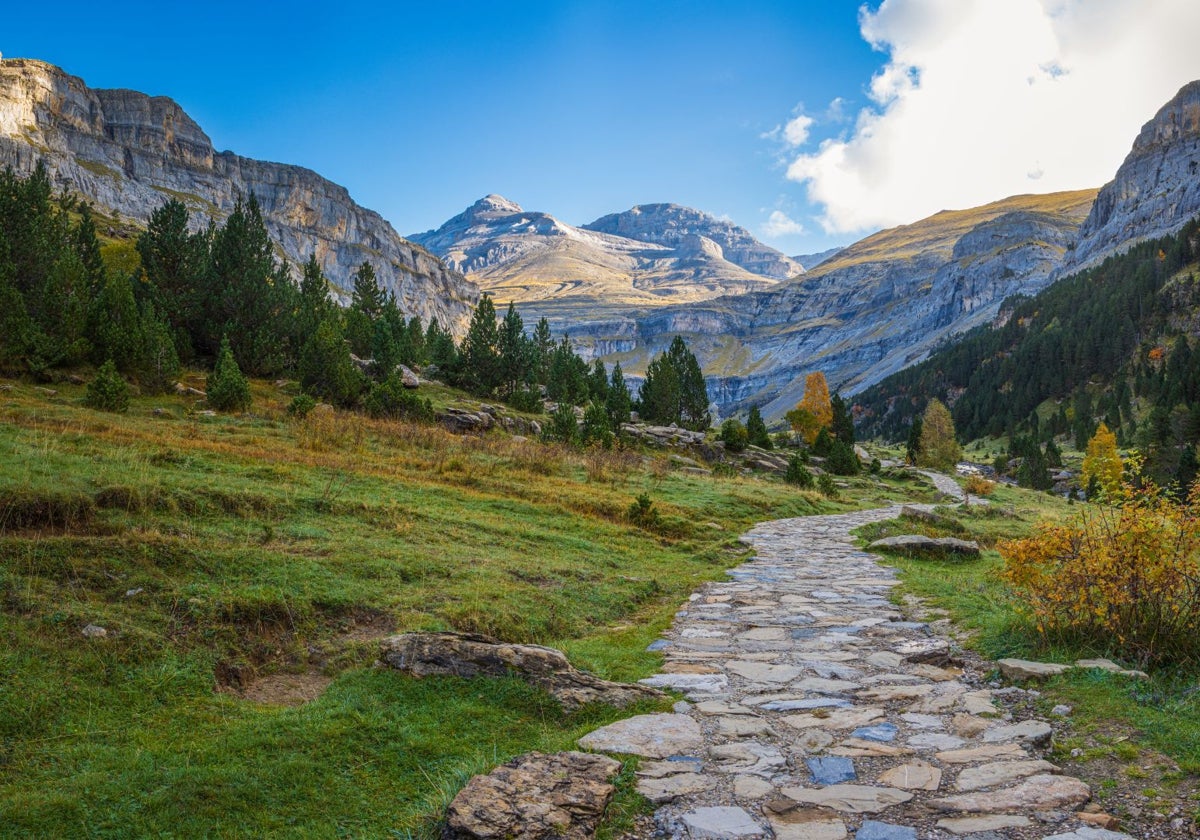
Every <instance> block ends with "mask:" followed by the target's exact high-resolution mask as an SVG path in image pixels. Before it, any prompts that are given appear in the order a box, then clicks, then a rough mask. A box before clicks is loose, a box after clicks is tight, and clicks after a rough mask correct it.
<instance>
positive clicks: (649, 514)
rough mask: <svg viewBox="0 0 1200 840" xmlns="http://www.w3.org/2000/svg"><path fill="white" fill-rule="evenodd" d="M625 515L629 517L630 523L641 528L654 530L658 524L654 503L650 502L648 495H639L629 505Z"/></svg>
mask: <svg viewBox="0 0 1200 840" xmlns="http://www.w3.org/2000/svg"><path fill="white" fill-rule="evenodd" d="M625 515H626V516H627V517H629V521H630V522H632V523H633V524H634V525H637V526H639V527H642V528H654V527H656V526H657V525H658V524H659V519H658V511H657V510H655V509H654V502H652V501H651V500H650V494H649V493H639V494H638V496H637V498H635V499H634V500H633V501H632V502H630V503H629V509H628V510H627V511H626V512H625Z"/></svg>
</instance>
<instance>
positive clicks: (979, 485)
mask: <svg viewBox="0 0 1200 840" xmlns="http://www.w3.org/2000/svg"><path fill="white" fill-rule="evenodd" d="M995 489H996V482H994V481H988V480H987V479H986V478H984V477H983V476H981V475H969V476H967V480H966V481H964V482H963V492H965V493H966V494H967V495H968V496H990V495H992V491H993V490H995Z"/></svg>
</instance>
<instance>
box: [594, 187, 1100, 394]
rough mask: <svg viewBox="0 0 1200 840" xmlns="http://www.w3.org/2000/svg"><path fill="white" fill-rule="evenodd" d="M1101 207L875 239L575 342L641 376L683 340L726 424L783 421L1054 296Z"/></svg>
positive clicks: (954, 222) (1010, 202) (1027, 212)
mask: <svg viewBox="0 0 1200 840" xmlns="http://www.w3.org/2000/svg"><path fill="white" fill-rule="evenodd" d="M1094 197H1095V191H1094V190H1086V191H1082V192H1074V193H1057V194H1054V195H1047V196H1016V197H1014V198H1010V199H1006V200H1004V201H1000V202H996V203H994V204H990V205H986V206H985V207H980V208H976V209H973V210H964V211H949V212H942V213H938V214H937V215H935V216H932V217H930V218H929V219H925V220H923V221H920V222H916V223H914V224H911V225H905V226H903V227H899V228H893V229H891V230H886V231H881V232H880V233H877V234H875V235H873V236H870V237H867V238H866V239H864V240H862V241H861V242H858V243H856V244H854V245H851V246H850V247H849V248H846V249H844V250H843V251H841V252H840V253H838V254H837V255H835V256H834V257H832V258H831V259H829V260H828V261H827V262H825V263H823V264H821V265H819V266H818V267H817V268H815V269H814V270H813V271H811V272H810V273H808V274H806V275H804V276H803V277H802V278H800V279H799V280H796V281H793V282H790V283H786V284H783V285H780V286H778V287H777V288H775V289H771V290H768V291H765V292H758V293H753V294H748V295H741V296H737V297H724V298H720V299H717V300H712V301H708V302H704V303H700V304H696V305H692V306H688V307H681V306H670V307H663V308H660V309H658V310H656V311H654V312H650V313H647V314H645V315H643V316H641V317H637V318H633V319H621V320H614V321H611V322H604V321H603V320H601V319H596V320H593V321H591V322H590V323H582V324H580V323H576V324H573V325H572V326H571V336H572V338H573V339H574V340H576V341H578V342H580V343H581V344H582V345H583V347H584V348H585V349H590V350H591V352H592V353H593V354H596V355H599V354H602V353H603V351H608V352H609V353H614V354H615V355H612V356H611V358H613V359H614V360H620V361H621V365H622V368H623V369H625V370H628V371H630V372H631V373H633V374H637V373H640V372H641V371H642V370H644V367H645V364H646V363H647V362H648V361H649V359H650V358H651V357H652V356H653V355H655V354H657V353H660V352H662V351H663V350H664V349H665V348H666V346H667V344H668V343H669V342H670V340H671V338H672V337H673V336H674V335H676V334H681V335H684V336H685V337H686V338H687V340H688V343H689V345H690V346H691V347H692V349H693V350H694V351H695V352H696V354H697V357H698V358H699V359H700V362H701V365H702V367H703V368H704V371H705V374H706V376H707V379H708V385H709V393H710V395H711V396H712V397H713V399H714V401H715V402H716V404H717V406H718V409H719V410H720V411H721V412H722V414H724V415H728V414H729V413H732V412H734V411H737V410H741V409H744V408H746V407H747V406H748V405H749V404H751V403H758V404H760V405H761V406H762V407H763V411H764V413H765V414H766V415H767V416H771V417H779V416H781V415H782V414H783V413H784V412H786V411H787V410H788V409H790V408H791V407H792V406H793V405H795V403H796V402H797V401H798V400H799V398H800V396H801V394H802V391H803V383H804V376H805V374H807V373H810V372H812V371H816V370H820V371H822V372H824V373H825V375H826V377H827V378H828V380H829V384H830V386H831V387H832V388H836V389H840V390H841V391H842V392H843V393H847V394H850V393H854V392H855V391H857V390H860V389H861V388H864V387H866V386H867V385H870V384H872V383H874V382H877V381H878V380H879V379H882V378H883V377H884V376H886V375H888V374H889V373H892V372H894V371H896V370H899V369H900V368H903V367H906V366H907V365H910V364H913V363H914V362H917V361H920V360H921V359H923V358H924V357H925V356H926V355H928V353H929V351H930V350H931V349H932V348H933V347H934V346H936V345H937V343H938V342H940V341H942V340H944V339H946V338H948V337H949V336H951V335H954V334H956V333H959V332H962V331H964V330H967V329H970V328H971V327H974V326H976V325H978V324H981V323H984V322H986V321H988V320H990V319H991V318H993V317H994V316H995V314H996V313H997V311H998V309H999V306H1000V303H1001V302H1002V301H1003V300H1004V299H1005V298H1007V297H1009V296H1010V295H1013V294H1018V293H1022V294H1030V293H1033V292H1035V291H1037V290H1039V289H1041V288H1042V287H1044V286H1045V284H1046V283H1048V282H1049V279H1050V276H1051V273H1052V272H1053V270H1054V269H1055V268H1056V267H1057V266H1058V264H1059V263H1060V261H1061V260H1062V257H1063V254H1064V253H1066V251H1067V248H1068V246H1069V245H1070V244H1071V243H1072V242H1073V241H1074V239H1075V235H1076V232H1077V230H1078V228H1079V226H1080V224H1081V223H1082V221H1083V219H1084V217H1085V216H1086V215H1087V212H1088V210H1089V208H1090V206H1091V202H1092V199H1093V198H1094ZM630 321H632V323H630Z"/></svg>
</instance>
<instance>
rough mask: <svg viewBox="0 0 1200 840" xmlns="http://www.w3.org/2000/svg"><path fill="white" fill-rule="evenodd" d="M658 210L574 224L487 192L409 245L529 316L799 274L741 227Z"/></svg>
mask: <svg viewBox="0 0 1200 840" xmlns="http://www.w3.org/2000/svg"><path fill="white" fill-rule="evenodd" d="M652 207H654V208H667V209H664V210H662V211H661V212H657V211H656V212H654V213H651V214H646V213H642V212H640V210H641V208H634V210H631V211H629V213H622V214H617V215H616V216H606V217H605V218H604V219H601V220H599V221H597V222H594V223H592V224H591V225H587V226H585V227H575V226H573V225H569V224H567V223H566V222H563V221H561V220H559V219H556V218H555V217H554V216H551V215H550V214H548V213H540V212H535V211H530V210H525V209H524V208H522V207H521V206H520V205H519V204H517V203H516V202H513V201H510V200H508V199H506V198H504V197H503V196H498V195H489V196H485V197H484V198H481V199H480V200H479V201H477V202H475V204H473V205H471V206H470V207H468V208H467V209H466V210H464V211H463V212H462V213H459V214H458V215H457V216H455V217H454V218H452V219H450V220H449V221H448V222H446V223H445V224H444V225H442V226H441V227H440V228H438V229H437V230H431V231H426V232H425V233H418V234H413V235H412V236H411V239H413V241H415V242H418V243H420V244H421V245H423V246H424V247H426V248H428V249H429V250H430V251H432V252H433V253H435V254H437V255H438V256H439V257H441V258H442V259H443V260H445V261H446V264H447V265H449V266H450V267H452V268H454V269H456V270H458V271H462V272H464V273H466V274H468V275H469V276H470V277H471V278H472V279H473V280H475V281H476V282H477V283H478V284H479V285H480V286H481V287H482V288H483V289H484V290H485V291H487V292H489V293H490V294H491V295H492V296H493V297H495V298H496V300H497V301H498V302H500V303H502V304H504V303H507V302H509V301H513V302H515V303H517V304H520V305H521V310H522V313H523V315H524V316H525V318H526V320H533V319H536V318H538V317H540V316H542V315H545V316H547V317H549V318H552V319H555V318H559V317H560V314H561V318H562V319H563V320H566V321H578V320H579V319H580V317H583V318H590V317H595V316H596V315H598V314H607V315H609V316H611V314H612V313H613V312H614V311H628V310H629V309H630V308H635V309H637V310H644V309H645V308H646V307H658V306H662V305H664V304H668V303H683V302H691V301H698V300H708V299H710V298H714V297H717V296H719V295H728V294H741V293H744V292H748V291H755V290H760V289H765V288H770V287H771V286H774V285H775V284H776V283H777V282H778V281H779V279H780V278H782V277H787V276H789V272H790V273H796V272H798V271H800V270H801V269H800V268H799V266H796V265H795V264H793V263H792V262H791V260H790V259H788V258H787V257H785V256H784V255H783V254H781V253H779V252H778V251H775V250H773V249H771V248H768V247H767V246H766V245H763V244H762V243H760V242H757V241H756V240H755V239H754V237H752V236H751V235H750V234H749V232H747V231H745V230H743V229H742V228H739V227H737V226H736V225H732V224H729V223H727V222H722V221H720V220H718V219H714V218H713V217H711V216H708V215H706V214H704V213H701V212H699V211H697V210H690V209H688V208H686V207H677V206H676V205H668V204H662V205H652ZM629 219H636V220H637V223H636V224H635V223H633V222H631V221H627V220H629ZM618 230H619V231H621V232H616V231H618ZM793 267H794V268H795V271H792V268H793Z"/></svg>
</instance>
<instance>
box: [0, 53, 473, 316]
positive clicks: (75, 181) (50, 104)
mask: <svg viewBox="0 0 1200 840" xmlns="http://www.w3.org/2000/svg"><path fill="white" fill-rule="evenodd" d="M39 161H41V162H43V163H45V165H46V168H47V170H48V171H49V174H50V177H51V179H52V181H53V183H54V185H55V186H56V187H57V188H59V189H63V190H67V191H69V192H72V193H75V194H77V195H80V196H82V197H84V198H85V199H87V200H88V201H90V202H92V203H93V204H95V205H96V206H97V208H98V209H99V210H100V211H101V212H102V213H103V214H104V215H106V216H109V217H112V218H114V219H115V220H117V221H118V222H120V223H125V224H127V223H128V222H134V223H137V224H139V225H140V224H144V223H145V222H146V221H147V220H148V219H149V217H150V214H151V213H153V212H154V211H155V210H156V209H158V208H159V207H160V206H162V204H163V203H165V202H166V200H167V199H168V198H176V199H178V200H180V201H182V202H183V203H184V204H185V205H187V207H188V209H189V210H190V211H191V214H192V222H193V225H194V226H195V227H196V228H197V229H198V228H200V227H203V226H204V225H206V224H207V223H208V220H209V219H215V220H217V221H218V222H219V221H221V220H223V219H224V218H225V217H226V216H227V215H228V214H229V212H230V211H231V210H232V209H233V205H234V201H235V199H236V198H237V196H238V195H239V194H241V195H249V194H250V193H253V194H254V195H255V196H256V198H257V199H258V202H259V204H260V206H261V208H262V213H263V221H264V222H265V224H266V227H267V230H268V232H269V233H270V235H271V238H272V240H273V241H274V242H275V243H276V244H277V245H278V247H279V250H280V252H281V254H282V256H284V257H286V258H287V260H288V261H289V262H290V263H291V265H292V266H293V268H294V269H296V270H297V271H298V267H299V266H300V265H301V264H302V263H303V262H304V261H306V260H307V259H308V258H309V256H310V255H313V254H315V255H316V257H317V261H318V262H320V263H321V266H322V268H323V269H324V270H325V274H326V276H327V277H329V279H330V281H331V282H332V283H333V284H334V285H335V286H337V287H338V289H340V290H341V293H342V294H343V295H347V296H348V290H349V289H350V288H351V287H352V285H353V279H352V274H353V272H354V270H355V269H357V268H358V266H359V265H361V264H362V263H363V262H364V261H366V262H369V263H371V265H372V266H373V267H374V268H375V272H376V276H377V277H378V278H379V282H380V284H381V285H382V286H383V287H384V288H386V289H388V290H389V291H390V292H392V293H393V294H394V295H395V296H396V300H397V302H398V303H399V305H400V308H401V309H402V310H403V311H404V312H405V313H406V314H410V315H417V316H419V317H420V318H421V320H422V321H423V322H427V321H428V320H429V319H430V318H437V319H438V320H439V321H440V322H441V323H442V324H443V326H448V327H450V328H451V329H453V330H454V331H455V332H461V331H463V330H465V326H466V322H467V320H468V319H469V317H470V312H471V310H472V308H473V307H474V305H475V302H476V301H477V300H478V297H479V291H478V289H477V288H476V287H475V286H474V284H472V283H471V282H469V281H468V280H467V279H466V278H465V277H463V276H462V275H461V274H459V273H458V272H455V271H452V270H449V269H447V268H446V266H445V265H444V264H443V263H442V262H441V261H440V260H439V259H438V258H437V257H435V256H434V255H432V254H430V253H429V252H428V251H426V250H425V249H424V248H422V247H421V246H419V245H417V244H415V243H413V242H409V241H408V240H406V239H403V238H401V237H400V236H399V235H398V234H397V233H396V232H395V230H393V229H392V227H391V225H389V224H388V223H387V222H386V221H385V220H384V219H383V218H382V217H381V216H380V215H379V214H378V213H375V212H374V211H372V210H368V209H366V208H364V207H361V206H359V205H358V204H356V203H355V202H354V201H353V199H351V198H350V194H349V193H348V192H347V191H346V190H345V188H343V187H340V186H338V185H337V184H334V183H333V182H331V181H328V180H326V179H325V178H322V177H321V176H320V175H318V174H316V173H315V172H312V171H311V170H308V169H304V168H302V167H299V166H289V165H286V164H281V163H268V162H265V161H259V160H252V159H250V158H244V157H241V156H239V155H236V154H234V153H233V152H228V151H226V152H217V151H216V150H215V149H214V148H213V145H212V142H211V141H210V140H209V138H208V135H206V134H205V133H204V131H203V129H201V128H200V126H199V125H197V124H196V122H195V121H194V120H193V119H192V118H191V117H189V116H188V115H187V114H186V113H185V112H184V111H183V109H182V108H181V107H180V106H179V105H178V104H176V103H175V102H174V101H172V100H171V99H168V98H166V97H162V96H147V95H146V94H144V93H139V92H137V91H132V90H101V89H92V88H89V87H88V86H87V85H86V84H85V83H84V82H83V80H82V79H79V78H77V77H75V76H71V75H69V74H67V73H65V72H64V71H62V70H61V69H59V68H58V67H55V66H53V65H51V64H47V63H45V62H41V61H34V60H29V59H3V60H0V167H5V166H11V167H12V168H13V170H14V171H16V172H18V173H22V174H25V173H29V172H31V171H33V168H34V166H35V165H36V164H37V163H38V162H39Z"/></svg>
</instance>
